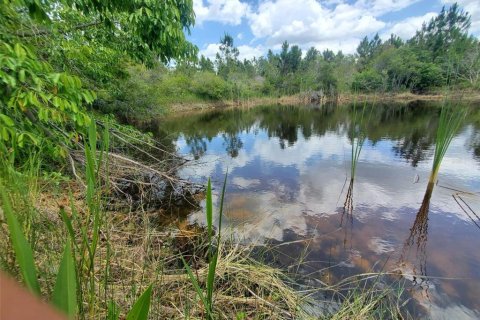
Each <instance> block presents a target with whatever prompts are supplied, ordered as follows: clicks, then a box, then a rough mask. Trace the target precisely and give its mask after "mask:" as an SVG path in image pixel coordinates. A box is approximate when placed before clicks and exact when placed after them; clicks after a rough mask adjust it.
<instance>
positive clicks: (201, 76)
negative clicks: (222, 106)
mask: <svg viewBox="0 0 480 320" xmlns="http://www.w3.org/2000/svg"><path fill="white" fill-rule="evenodd" d="M191 90H192V91H193V93H195V94H196V95H198V96H200V97H202V98H207V99H212V100H220V99H223V98H225V97H226V96H227V94H228V84H227V83H226V82H225V80H223V79H222V78H221V77H219V76H217V75H216V74H214V73H213V72H208V71H203V72H197V73H196V74H195V76H194V77H193V81H192V86H191Z"/></svg>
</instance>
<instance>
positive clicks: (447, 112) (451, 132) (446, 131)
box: [428, 103, 466, 187]
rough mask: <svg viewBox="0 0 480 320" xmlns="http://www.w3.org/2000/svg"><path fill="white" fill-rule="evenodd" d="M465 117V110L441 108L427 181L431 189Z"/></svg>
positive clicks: (449, 106) (448, 106)
mask: <svg viewBox="0 0 480 320" xmlns="http://www.w3.org/2000/svg"><path fill="white" fill-rule="evenodd" d="M465 116H466V110H465V109H461V108H455V107H453V106H451V105H449V104H447V103H446V104H445V105H444V106H443V107H442V111H441V113H440V119H439V121H438V128H437V135H436V139H435V153H434V155H433V164H432V172H431V174H430V178H429V180H428V184H429V186H430V185H431V186H432V187H433V185H434V184H435V183H436V181H437V176H438V172H439V170H440V165H441V163H442V160H443V158H444V157H445V153H446V152H447V150H448V147H449V146H450V143H451V142H452V139H453V138H454V136H455V134H456V133H457V131H458V129H459V128H460V125H461V124H462V123H463V120H464V119H465Z"/></svg>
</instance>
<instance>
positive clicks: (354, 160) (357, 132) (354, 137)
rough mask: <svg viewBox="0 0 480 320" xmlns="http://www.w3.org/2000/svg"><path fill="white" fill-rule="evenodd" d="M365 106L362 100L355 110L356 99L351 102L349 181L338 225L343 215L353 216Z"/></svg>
mask: <svg viewBox="0 0 480 320" xmlns="http://www.w3.org/2000/svg"><path fill="white" fill-rule="evenodd" d="M366 108H367V102H366V101H365V102H364V104H363V107H362V109H361V111H360V112H359V111H358V110H357V107H356V101H354V103H353V119H352V123H351V133H350V138H351V141H352V144H351V145H352V149H351V159H350V182H349V184H348V190H347V196H346V198H345V202H344V204H343V214H342V219H341V222H340V225H343V220H344V216H345V215H347V217H350V218H353V217H352V213H353V183H354V181H355V175H356V173H357V164H358V160H359V159H360V153H361V152H362V148H363V145H364V143H365V140H366V139H367V135H366V130H365V118H364V116H365V110H366ZM367 121H368V120H367ZM345 182H346V181H345ZM342 191H343V190H342ZM345 231H347V230H345Z"/></svg>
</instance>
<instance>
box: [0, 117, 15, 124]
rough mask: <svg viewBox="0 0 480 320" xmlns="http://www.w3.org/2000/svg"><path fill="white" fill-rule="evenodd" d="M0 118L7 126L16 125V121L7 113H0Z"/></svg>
mask: <svg viewBox="0 0 480 320" xmlns="http://www.w3.org/2000/svg"><path fill="white" fill-rule="evenodd" d="M0 119H1V120H2V122H3V123H4V124H5V125H6V126H7V127H13V126H14V125H15V122H13V120H12V118H10V117H9V116H7V115H4V114H0Z"/></svg>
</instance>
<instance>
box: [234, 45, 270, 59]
mask: <svg viewBox="0 0 480 320" xmlns="http://www.w3.org/2000/svg"><path fill="white" fill-rule="evenodd" d="M238 51H239V55H238V58H239V59H240V60H243V59H252V58H253V57H261V56H263V55H264V54H265V48H264V47H263V46H260V45H258V46H256V47H252V46H248V45H241V46H238Z"/></svg>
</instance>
